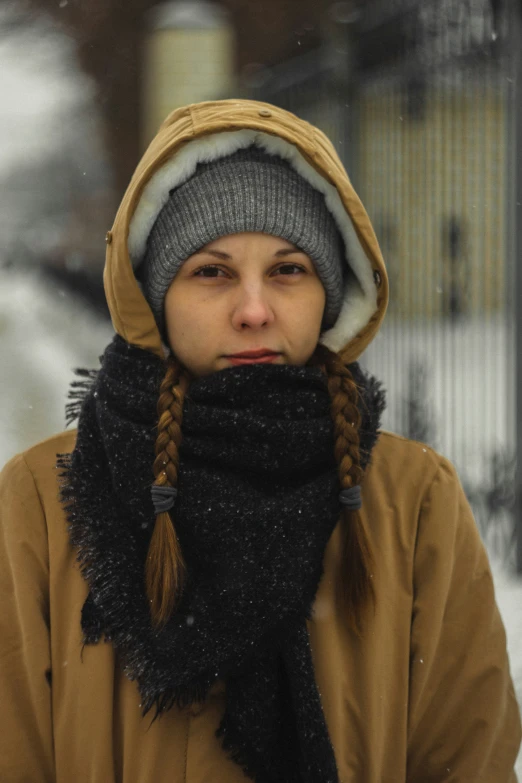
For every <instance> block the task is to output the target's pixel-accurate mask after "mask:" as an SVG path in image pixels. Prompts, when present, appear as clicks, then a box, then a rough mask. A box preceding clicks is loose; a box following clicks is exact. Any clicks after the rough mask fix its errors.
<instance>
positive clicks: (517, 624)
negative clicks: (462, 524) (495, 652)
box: [493, 562, 522, 781]
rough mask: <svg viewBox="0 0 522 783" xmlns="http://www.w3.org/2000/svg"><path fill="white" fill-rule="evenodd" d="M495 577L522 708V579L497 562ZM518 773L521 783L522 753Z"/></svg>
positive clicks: (512, 672)
mask: <svg viewBox="0 0 522 783" xmlns="http://www.w3.org/2000/svg"><path fill="white" fill-rule="evenodd" d="M493 577H494V582H495V593H496V596H497V603H498V606H499V609H500V613H501V615H502V619H503V621H504V625H505V627H506V634H507V641H508V651H509V660H510V664H511V676H512V677H513V681H514V683H515V690H516V693H517V698H518V703H519V705H520V706H521V707H522V577H516V576H514V575H512V574H510V573H508V572H507V571H506V569H505V568H504V567H502V565H501V564H500V563H496V562H493ZM516 772H517V775H518V779H519V781H522V751H521V752H520V753H519V755H518V760H517V766H516Z"/></svg>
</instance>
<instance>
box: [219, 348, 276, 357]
mask: <svg viewBox="0 0 522 783" xmlns="http://www.w3.org/2000/svg"><path fill="white" fill-rule="evenodd" d="M269 356H279V354H278V353H276V351H270V350H269V349H268V348H259V349H258V350H256V351H242V352H241V353H232V354H229V356H227V359H264V358H265V357H269Z"/></svg>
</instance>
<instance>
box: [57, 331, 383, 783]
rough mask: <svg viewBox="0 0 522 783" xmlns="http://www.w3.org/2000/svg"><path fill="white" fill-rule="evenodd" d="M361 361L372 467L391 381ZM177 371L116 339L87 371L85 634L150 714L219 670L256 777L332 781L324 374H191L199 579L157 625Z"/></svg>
mask: <svg viewBox="0 0 522 783" xmlns="http://www.w3.org/2000/svg"><path fill="white" fill-rule="evenodd" d="M350 370H351V372H352V374H353V376H354V379H355V381H356V383H357V385H358V387H359V392H360V410H361V414H362V426H361V433H360V434H361V460H362V466H363V468H364V467H366V465H367V463H368V461H369V458H370V452H371V449H372V447H373V445H374V444H375V442H376V440H377V427H378V425H379V420H380V415H381V412H382V410H383V408H384V393H383V392H382V390H381V389H380V385H379V384H378V383H377V382H376V381H375V379H373V378H369V377H367V376H365V375H364V374H363V373H362V372H361V370H360V368H359V366H358V365H357V364H352V365H350ZM164 371H165V365H164V363H163V362H162V361H161V360H160V359H158V358H157V357H155V356H153V355H152V354H151V353H149V352H147V351H143V350H141V349H138V348H135V347H132V346H129V345H128V344H127V343H125V342H124V341H123V340H122V339H121V338H120V337H116V338H115V339H114V340H113V342H112V343H111V344H110V345H109V346H108V348H107V349H106V351H105V353H104V355H103V357H102V362H101V369H100V370H99V371H98V373H97V374H94V373H92V372H85V371H84V372H83V373H82V374H83V376H84V377H85V378H86V379H87V380H86V381H80V382H76V384H75V386H76V389H75V391H73V396H74V397H75V398H76V402H75V403H73V404H72V407H70V408H69V414H70V417H71V418H73V416H74V413H75V409H76V410H77V411H78V412H80V411H79V408H80V405H81V412H80V416H79V426H78V437H77V442H76V446H75V449H74V451H73V452H72V454H68V455H60V457H59V461H58V466H59V468H60V470H61V474H62V490H61V491H62V500H63V502H64V504H65V507H66V512H67V517H68V523H69V533H70V539H71V542H72V544H73V546H74V547H75V548H77V550H78V561H79V563H80V565H81V569H82V573H83V576H84V578H85V579H86V580H87V582H88V584H89V587H90V592H89V596H88V598H87V600H86V602H85V605H84V607H83V611H82V618H81V622H82V629H83V633H84V640H85V643H87V644H96V643H97V642H98V641H99V640H100V638H101V636H102V635H105V638H106V640H110V641H112V644H113V645H114V647H115V648H116V649H117V650H118V653H119V658H120V660H121V661H122V664H123V667H124V671H125V674H126V675H127V676H128V677H129V678H130V679H132V680H136V681H137V684H138V688H139V691H140V694H141V699H142V707H143V713H144V715H145V714H147V713H148V712H149V711H150V710H151V709H153V710H154V711H155V716H156V717H157V716H158V715H160V714H161V713H162V712H164V711H165V710H168V709H170V708H171V707H172V706H173V705H175V704H176V705H179V706H184V705H187V704H190V703H192V702H194V701H201V700H204V699H205V697H206V695H207V694H208V691H209V689H210V687H211V685H212V684H213V683H214V682H215V681H216V680H217V679H221V680H224V681H225V683H226V708H225V713H224V716H223V719H222V721H221V724H220V726H219V729H218V737H219V738H220V739H221V743H222V746H223V748H224V750H225V751H226V752H227V753H228V754H229V755H230V757H231V758H232V759H234V761H236V762H237V763H238V764H239V765H241V767H242V768H243V770H244V771H245V773H246V774H247V775H248V776H250V777H251V778H253V779H254V780H255V781H256V782H257V783H337V781H338V776H337V769H336V763H335V757H334V753H333V749H332V745H331V742H330V738H329V735H328V729H327V726H326V722H325V719H324V714H323V711H322V707H321V702H320V697H319V693H318V690H317V686H316V682H315V677H314V668H313V662H312V657H311V650H310V643H309V638H308V632H307V628H306V619H307V618H310V616H311V610H312V605H313V601H314V597H315V594H316V591H317V587H318V583H319V580H320V578H321V575H322V561H323V555H324V550H325V547H326V544H327V542H328V539H329V538H330V535H331V533H332V531H333V529H334V527H335V525H336V523H337V521H338V519H339V516H340V511H341V506H340V504H339V499H338V495H339V490H340V486H339V480H338V469H337V464H336V462H335V459H334V436H333V424H332V421H331V416H330V398H329V395H328V389H327V385H326V380H325V378H324V376H323V374H322V372H321V370H320V369H319V368H318V367H296V366H289V365H284V366H282V365H259V364H254V365H247V366H242V367H235V368H229V369H225V370H222V371H220V372H217V373H213V374H212V375H209V376H207V377H205V378H201V379H198V380H196V381H194V382H193V383H192V384H191V385H190V387H189V390H188V393H187V395H186V398H185V402H184V409H183V424H182V429H183V441H182V445H181V448H180V469H179V483H178V497H177V500H176V504H175V506H174V509H173V511H172V512H171V513H172V517H173V521H174V525H175V529H176V532H177V535H178V537H179V540H180V544H181V547H182V551H183V556H184V559H185V562H186V564H187V573H188V577H187V583H186V587H185V591H184V594H183V597H182V600H181V603H180V605H179V606H178V608H177V609H176V611H175V613H174V615H173V616H172V618H171V619H170V621H169V622H168V623H167V625H166V626H165V627H164V628H163V629H162V630H155V629H154V628H153V626H152V624H151V621H150V613H149V605H148V601H147V598H146V594H145V587H144V569H145V558H146V554H147V550H148V545H149V541H150V536H151V533H152V529H153V525H154V520H155V517H154V512H153V506H152V500H151V495H150V487H151V483H152V480H153V476H152V464H153V461H154V443H155V438H156V419H157V416H156V404H157V399H158V394H159V386H160V383H161V380H162V377H163V374H164ZM78 387H79V388H78ZM82 387H83V388H82ZM82 397H84V399H82ZM347 741H348V738H347Z"/></svg>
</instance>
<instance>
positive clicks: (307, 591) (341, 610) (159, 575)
mask: <svg viewBox="0 0 522 783" xmlns="http://www.w3.org/2000/svg"><path fill="white" fill-rule="evenodd" d="M107 243H108V245H107V261H106V268H105V277H104V280H105V287H106V293H107V299H108V302H109V306H110V309H111V314H112V319H113V324H114V328H115V331H116V337H115V339H114V341H113V342H112V343H111V344H110V345H109V346H108V348H107V349H106V351H105V353H104V356H103V357H102V360H101V368H100V371H99V372H98V373H97V374H96V373H88V372H86V373H84V374H83V375H84V377H83V380H82V381H80V382H78V384H77V388H76V390H75V392H74V393H75V394H76V396H77V398H78V399H77V403H78V404H77V405H76V409H75V406H74V405H73V407H72V409H71V411H70V413H71V415H75V414H79V421H78V430H77V431H68V432H65V433H63V434H61V435H59V436H57V437H54V438H51V439H50V440H47V441H45V442H44V443H40V444H39V445H37V446H35V447H34V448H32V449H29V450H28V451H27V452H25V453H24V454H22V455H19V456H17V457H15V458H14V459H13V460H11V462H10V463H8V465H7V466H6V468H5V469H4V471H3V474H2V482H1V498H2V500H1V509H2V530H3V537H2V550H1V568H0V580H1V582H0V585H1V588H2V596H3V610H2V614H1V633H0V639H1V640H2V641H1V642H0V644H1V646H2V668H1V673H0V689H1V703H2V704H3V705H4V726H3V728H4V730H3V732H2V734H1V739H0V745H1V748H0V750H1V752H0V778H1V779H2V780H5V781H9V782H10V783H14V782H15V781H29V780H30V781H31V783H37V782H39V781H46V782H47V781H49V782H50V781H53V782H54V781H56V783H66V782H67V783H69V781H72V780H74V781H75V783H88V782H89V783H94V781H103V783H117V782H118V783H138V782H139V783H143V782H144V781H153V780H154V781H167V780H169V781H189V782H190V783H203V781H212V783H219V782H220V781H226V782H227V783H233V782H234V781H238V782H239V781H241V780H244V779H245V777H244V773H245V774H246V775H247V776H248V777H250V778H251V779H254V780H256V781H258V782H261V783H269V782H270V783H271V782H272V781H273V782H274V783H275V782H276V781H277V783H280V782H286V781H296V782H297V781H299V783H304V782H306V783H319V782H320V783H326V782H329V781H331V782H334V781H335V782H336V781H345V782H347V781H354V783H355V782H357V783H384V781H390V783H391V782H392V781H394V782H396V783H405V782H406V781H408V783H421V782H422V783H430V782H431V781H433V783H435V781H436V782H437V783H439V782H440V781H442V780H448V781H450V780H451V781H476V780H479V779H480V780H482V781H490V782H491V783H493V781H494V783H502V781H505V782H506V783H507V782H508V781H510V782H512V781H515V780H516V778H515V775H514V772H513V766H514V762H515V758H516V756H517V750H518V747H519V742H520V720H519V713H518V708H517V704H516V700H515V696H514V693H513V686H512V682H511V679H510V674H509V665H508V660H507V655H506V644H505V634H504V629H503V625H502V622H501V619H500V616H499V613H498V610H497V607H496V604H495V599H494V593H493V586H492V580H491V573H490V569H489V564H488V560H487V556H486V554H485V551H484V548H483V546H482V544H481V541H480V539H479V536H478V533H477V530H476V526H475V524H474V521H473V518H472V515H471V512H470V509H469V506H468V504H467V502H466V500H465V497H464V494H463V491H462V488H461V486H460V484H459V481H458V478H457V476H456V474H455V471H454V469H453V467H452V466H451V465H450V463H449V462H448V461H447V460H446V459H444V458H443V457H442V456H440V455H439V454H437V453H435V452H434V451H432V450H431V449H429V448H428V447H426V446H423V445H422V444H419V443H416V442H412V441H408V440H406V439H404V438H401V437H398V436H396V435H392V434H391V433H387V432H380V431H378V427H379V420H380V416H381V413H382V409H383V407H384V402H383V393H382V391H381V390H380V387H379V384H378V383H377V382H376V381H375V380H374V379H372V378H370V377H368V376H366V375H365V374H364V373H362V372H361V370H360V369H359V367H358V365H357V363H356V359H357V358H358V357H359V356H360V354H361V353H362V351H363V350H364V349H365V347H366V346H367V345H368V344H369V342H370V341H371V340H372V339H373V337H374V336H375V334H376V332H377V330H378V329H379V327H380V324H381V322H382V319H383V317H384V313H385V309H386V304H387V298H388V288H387V278H386V272H385V268H384V264H383V261H382V258H381V254H380V251H379V247H378V244H377V241H376V239H375V235H374V232H373V230H372V227H371V225H370V223H369V220H368V217H367V215H366V213H365V211H364V208H363V207H362V205H361V203H360V201H359V199H358V197H357V195H356V194H355V192H354V191H353V188H352V186H351V184H350V182H349V180H348V177H347V175H346V173H345V171H344V169H343V167H342V165H341V163H340V161H339V159H338V157H337V155H336V153H335V151H334V149H333V147H332V145H331V143H330V142H329V141H328V139H327V138H326V137H325V136H324V135H323V134H322V133H321V132H320V131H319V130H317V129H316V128H314V127H312V126H311V125H309V124H308V123H306V122H303V121H301V120H300V119H298V118H297V117H295V116H294V115H292V114H290V113H288V112H285V111H283V110H281V109H279V108H276V107H273V106H270V105H268V104H263V103H257V102H253V101H242V100H241V101H239V100H238V101H234V100H229V101H217V102H207V103H201V104H196V105H192V106H188V107H184V108H181V109H178V110H177V111H175V112H173V113H172V114H171V115H170V116H169V117H167V119H166V120H165V122H164V123H163V125H162V126H161V128H160V130H159V132H158V134H157V136H156V138H155V139H154V140H153V141H152V143H151V145H150V147H149V148H148V150H147V151H146V152H145V154H144V156H143V159H142V160H141V162H140V163H139V165H138V167H137V169H136V172H135V174H134V176H133V178H132V181H131V183H130V185H129V188H128V190H127V192H126V194H125V196H124V198H123V201H122V203H121V206H120V209H119V211H118V214H117V216H116V219H115V222H114V226H113V228H112V231H110V232H109V233H108V235H107ZM80 403H81V409H80ZM57 455H59V456H57Z"/></svg>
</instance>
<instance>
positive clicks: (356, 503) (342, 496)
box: [339, 484, 362, 511]
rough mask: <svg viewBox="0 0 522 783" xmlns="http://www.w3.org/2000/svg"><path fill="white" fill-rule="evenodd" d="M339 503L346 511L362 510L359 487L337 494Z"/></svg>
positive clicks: (357, 485)
mask: <svg viewBox="0 0 522 783" xmlns="http://www.w3.org/2000/svg"><path fill="white" fill-rule="evenodd" d="M339 501H340V503H341V504H342V505H343V506H344V507H345V509H346V510H347V511H358V510H359V509H360V508H362V497H361V485H360V484H356V485H355V486H354V487H349V488H348V489H343V490H342V491H341V492H340V493H339Z"/></svg>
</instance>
